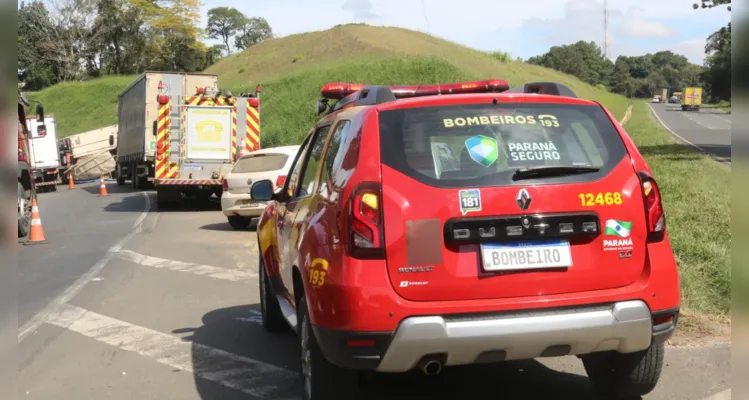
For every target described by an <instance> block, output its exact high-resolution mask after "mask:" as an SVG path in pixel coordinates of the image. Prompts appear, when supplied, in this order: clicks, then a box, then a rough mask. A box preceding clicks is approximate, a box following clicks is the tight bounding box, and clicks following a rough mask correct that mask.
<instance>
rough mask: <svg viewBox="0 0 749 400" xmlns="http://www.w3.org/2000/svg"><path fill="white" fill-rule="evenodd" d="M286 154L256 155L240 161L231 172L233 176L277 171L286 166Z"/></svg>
mask: <svg viewBox="0 0 749 400" xmlns="http://www.w3.org/2000/svg"><path fill="white" fill-rule="evenodd" d="M288 158H289V156H287V155H286V154H258V155H255V156H249V157H245V158H242V159H240V160H239V161H237V163H236V164H234V168H233V169H232V170H231V172H232V173H235V174H243V173H246V172H266V171H277V170H279V169H282V168H283V166H284V165H286V160H287V159H288Z"/></svg>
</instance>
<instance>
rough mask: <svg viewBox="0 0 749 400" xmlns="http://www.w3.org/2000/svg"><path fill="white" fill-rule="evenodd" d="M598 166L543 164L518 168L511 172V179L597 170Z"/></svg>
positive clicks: (584, 172) (598, 169)
mask: <svg viewBox="0 0 749 400" xmlns="http://www.w3.org/2000/svg"><path fill="white" fill-rule="evenodd" d="M600 170H601V169H600V168H596V167H588V166H574V165H544V166H539V167H528V168H518V169H516V170H515V173H513V174H512V180H513V181H517V180H521V179H532V178H544V177H552V176H565V175H576V174H586V173H590V172H598V171H600Z"/></svg>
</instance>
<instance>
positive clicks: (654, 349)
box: [582, 343, 664, 398]
mask: <svg viewBox="0 0 749 400" xmlns="http://www.w3.org/2000/svg"><path fill="white" fill-rule="evenodd" d="M663 353H664V345H663V343H661V344H657V345H651V346H650V348H648V349H647V350H644V351H639V352H636V353H629V354H621V353H616V352H604V353H594V354H589V355H586V356H583V358H582V359H583V365H584V366H585V371H586V372H587V373H588V378H590V380H591V382H592V383H593V386H594V387H595V388H596V390H597V391H599V392H601V393H603V394H606V395H607V396H613V398H616V396H619V397H620V398H622V397H624V398H626V397H636V396H644V395H646V394H648V393H650V392H652V391H653V389H655V386H656V385H657V384H658V380H659V379H660V376H661V371H662V370H663Z"/></svg>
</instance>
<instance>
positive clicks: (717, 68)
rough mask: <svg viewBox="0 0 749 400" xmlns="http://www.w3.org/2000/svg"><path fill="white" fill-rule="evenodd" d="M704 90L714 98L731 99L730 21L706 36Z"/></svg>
mask: <svg viewBox="0 0 749 400" xmlns="http://www.w3.org/2000/svg"><path fill="white" fill-rule="evenodd" d="M705 54H706V55H707V60H706V62H705V66H706V68H707V70H706V71H705V74H704V80H705V86H706V90H707V92H708V93H709V96H710V97H711V98H712V99H714V100H730V99H731V23H730V22H729V23H728V25H727V26H725V27H723V28H720V29H718V30H717V31H716V32H714V33H713V34H712V35H710V36H709V37H708V38H707V44H706V45H705Z"/></svg>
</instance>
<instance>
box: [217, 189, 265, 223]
mask: <svg viewBox="0 0 749 400" xmlns="http://www.w3.org/2000/svg"><path fill="white" fill-rule="evenodd" d="M249 200H250V195H249V194H232V193H230V192H224V193H222V194H221V211H222V212H223V213H224V215H225V216H227V217H233V216H239V217H259V216H260V215H262V214H263V211H265V206H266V204H265V203H262V202H261V203H259V204H258V205H257V206H255V207H242V206H241V205H240V204H241V203H242V202H245V201H249Z"/></svg>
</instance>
